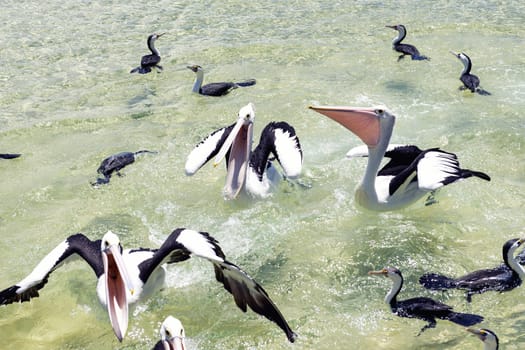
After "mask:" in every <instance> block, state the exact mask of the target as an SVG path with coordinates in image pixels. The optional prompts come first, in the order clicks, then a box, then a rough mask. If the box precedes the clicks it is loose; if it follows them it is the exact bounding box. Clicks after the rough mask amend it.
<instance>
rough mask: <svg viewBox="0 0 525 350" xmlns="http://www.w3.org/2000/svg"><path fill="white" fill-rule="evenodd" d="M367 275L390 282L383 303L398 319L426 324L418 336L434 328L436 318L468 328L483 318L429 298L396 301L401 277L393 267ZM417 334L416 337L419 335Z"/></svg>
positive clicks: (401, 285)
mask: <svg viewBox="0 0 525 350" xmlns="http://www.w3.org/2000/svg"><path fill="white" fill-rule="evenodd" d="M368 274H369V275H372V276H384V277H388V278H390V279H391V280H392V282H393V284H392V289H390V291H389V292H388V294H387V295H386V297H385V302H386V303H387V304H388V305H390V309H391V310H392V312H393V313H394V314H396V315H397V316H399V317H407V318H419V319H420V320H424V321H426V322H428V324H427V325H425V326H424V327H423V328H421V331H420V332H419V334H421V333H422V332H424V331H425V330H426V329H429V328H434V327H436V318H438V319H440V320H448V321H450V322H454V323H456V324H459V325H462V326H465V327H468V326H472V325H475V324H476V323H479V322H481V321H483V317H482V316H479V315H473V314H464V313H460V312H455V311H453V310H452V307H451V306H448V305H446V304H443V303H441V302H439V301H436V300H434V299H431V298H426V297H416V298H410V299H405V300H397V295H398V294H399V292H400V291H401V288H402V287H403V275H401V271H399V270H398V269H397V268H395V267H385V268H384V269H382V270H379V271H370V272H368ZM419 334H418V335H419Z"/></svg>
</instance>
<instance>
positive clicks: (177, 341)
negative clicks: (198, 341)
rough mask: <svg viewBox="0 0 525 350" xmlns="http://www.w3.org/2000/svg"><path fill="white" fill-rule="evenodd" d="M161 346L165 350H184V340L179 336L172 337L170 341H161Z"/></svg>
mask: <svg viewBox="0 0 525 350" xmlns="http://www.w3.org/2000/svg"><path fill="white" fill-rule="evenodd" d="M162 345H163V346H164V349H165V350H186V345H185V344H184V338H183V337H179V336H174V337H172V338H170V339H165V340H162Z"/></svg>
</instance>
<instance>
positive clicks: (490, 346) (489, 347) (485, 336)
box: [467, 328, 499, 350]
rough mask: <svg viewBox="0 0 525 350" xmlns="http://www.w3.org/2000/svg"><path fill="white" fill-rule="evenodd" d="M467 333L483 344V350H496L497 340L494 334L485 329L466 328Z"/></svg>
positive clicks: (497, 346) (497, 347)
mask: <svg viewBox="0 0 525 350" xmlns="http://www.w3.org/2000/svg"><path fill="white" fill-rule="evenodd" d="M467 332H470V333H472V334H474V335H475V336H476V337H478V339H479V340H481V341H482V342H483V344H484V345H483V350H498V349H499V339H498V336H497V335H496V333H494V332H493V331H491V330H490V329H487V328H467Z"/></svg>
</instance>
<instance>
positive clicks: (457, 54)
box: [449, 51, 459, 58]
mask: <svg viewBox="0 0 525 350" xmlns="http://www.w3.org/2000/svg"><path fill="white" fill-rule="evenodd" d="M449 52H450V53H451V54H453V55H454V56H456V57H457V58H459V53H455V52H454V51H449Z"/></svg>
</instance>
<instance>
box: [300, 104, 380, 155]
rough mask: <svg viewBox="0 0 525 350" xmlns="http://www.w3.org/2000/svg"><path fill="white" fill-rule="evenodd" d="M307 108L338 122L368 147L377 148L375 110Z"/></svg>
mask: <svg viewBox="0 0 525 350" xmlns="http://www.w3.org/2000/svg"><path fill="white" fill-rule="evenodd" d="M309 108H310V109H313V110H314V111H316V112H317V113H321V114H323V115H325V116H327V117H328V118H330V119H332V120H334V121H336V122H338V123H339V124H341V125H342V126H344V127H345V128H347V129H348V130H350V131H351V132H353V133H354V134H355V135H357V136H358V137H359V138H360V139H361V140H362V141H363V142H364V143H365V144H366V145H367V146H369V147H374V146H377V144H378V143H379V141H380V137H381V130H380V125H379V124H380V123H379V116H378V115H377V113H376V109H375V108H366V107H343V106H310V107H309Z"/></svg>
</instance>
